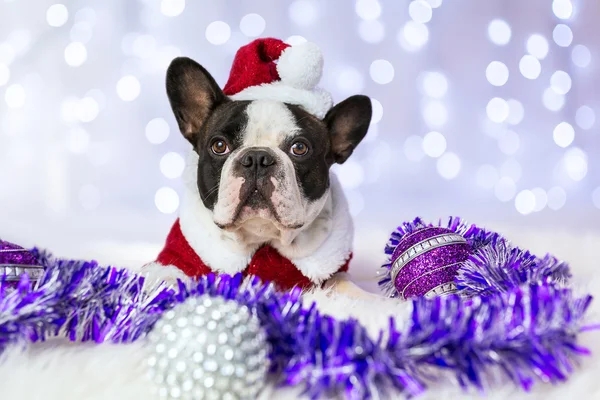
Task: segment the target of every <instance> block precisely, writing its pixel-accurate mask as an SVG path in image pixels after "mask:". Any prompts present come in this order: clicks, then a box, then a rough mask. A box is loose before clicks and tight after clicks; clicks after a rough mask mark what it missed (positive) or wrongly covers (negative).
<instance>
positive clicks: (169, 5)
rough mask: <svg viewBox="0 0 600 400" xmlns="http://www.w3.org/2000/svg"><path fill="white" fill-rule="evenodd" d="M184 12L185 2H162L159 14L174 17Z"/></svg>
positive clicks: (169, 0) (167, 0)
mask: <svg viewBox="0 0 600 400" xmlns="http://www.w3.org/2000/svg"><path fill="white" fill-rule="evenodd" d="M183 10H185V0H162V1H161V2H160V12H161V13H162V14H163V15H165V16H167V17H176V16H178V15H179V14H181V13H182V12H183Z"/></svg>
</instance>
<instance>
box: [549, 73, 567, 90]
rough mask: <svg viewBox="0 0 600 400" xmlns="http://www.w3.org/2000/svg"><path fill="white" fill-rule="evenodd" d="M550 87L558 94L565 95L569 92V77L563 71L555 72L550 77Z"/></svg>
mask: <svg viewBox="0 0 600 400" xmlns="http://www.w3.org/2000/svg"><path fill="white" fill-rule="evenodd" d="M550 87H551V88H552V89H553V90H554V91H555V92H556V93H558V94H567V93H569V90H571V77H570V76H569V74H567V73H566V72H565V71H556V72H555V73H553V74H552V77H550Z"/></svg>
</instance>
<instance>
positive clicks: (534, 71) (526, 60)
mask: <svg viewBox="0 0 600 400" xmlns="http://www.w3.org/2000/svg"><path fill="white" fill-rule="evenodd" d="M519 71H521V74H522V75H523V76H524V77H525V78H527V79H536V78H537V77H538V76H540V73H541V72H542V65H541V64H540V61H539V60H538V59H537V58H535V57H534V56H532V55H529V54H526V55H524V56H523V57H522V58H521V61H519Z"/></svg>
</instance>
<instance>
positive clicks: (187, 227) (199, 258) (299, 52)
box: [144, 39, 353, 289]
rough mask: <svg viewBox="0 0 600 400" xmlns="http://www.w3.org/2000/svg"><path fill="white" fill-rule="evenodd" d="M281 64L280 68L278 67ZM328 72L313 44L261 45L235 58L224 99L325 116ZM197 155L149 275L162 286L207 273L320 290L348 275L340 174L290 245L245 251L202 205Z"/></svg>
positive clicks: (347, 221)
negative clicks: (263, 101)
mask: <svg viewBox="0 0 600 400" xmlns="http://www.w3.org/2000/svg"><path fill="white" fill-rule="evenodd" d="M276 62H277V63H276ZM322 68H323V58H322V56H321V52H320V50H319V48H318V47H317V46H316V45H314V44H312V43H308V42H305V43H301V44H298V45H294V46H290V45H288V44H286V43H284V42H282V41H280V40H277V39H259V40H255V41H253V42H251V43H250V44H248V45H246V46H244V47H242V48H240V49H239V51H238V52H237V54H236V57H235V59H234V62H233V66H232V69H231V74H230V77H229V80H228V82H227V84H226V85H225V88H224V93H225V94H226V95H228V96H229V97H230V98H232V99H234V100H259V99H270V100H277V101H282V102H286V103H291V104H296V105H299V106H301V107H303V108H304V109H305V110H306V111H308V112H310V113H312V114H313V115H315V116H317V117H319V118H322V117H324V116H325V114H326V113H327V111H328V110H329V109H330V108H331V106H332V100H331V96H330V95H329V93H327V92H325V91H323V90H322V89H319V88H317V87H316V85H317V84H318V82H319V80H320V78H321V73H322ZM197 167H198V156H197V155H196V153H192V154H191V155H190V159H189V160H188V163H187V169H186V171H185V173H184V180H185V191H184V194H183V196H182V204H181V209H180V216H179V218H178V219H177V221H176V222H175V224H174V225H173V227H172V228H171V231H170V233H169V235H168V237H167V240H166V244H165V247H164V248H163V250H162V251H161V252H160V254H159V256H158V258H157V261H156V262H155V263H151V264H148V265H147V266H145V268H144V271H145V274H146V275H147V276H151V277H153V278H156V279H160V280H169V279H171V280H172V279H174V278H182V277H184V276H191V277H199V276H202V275H205V274H208V273H210V272H216V273H226V274H235V273H238V272H242V273H243V274H244V275H256V276H258V277H260V278H261V279H262V280H263V281H272V282H274V283H275V284H276V285H277V286H278V287H280V288H282V289H289V288H291V287H294V286H300V287H303V288H306V287H310V286H312V285H318V284H321V283H323V282H324V281H325V280H327V279H328V278H330V277H331V276H332V275H333V274H334V273H336V272H339V271H346V270H347V269H348V263H349V262H350V259H351V257H352V253H351V246H352V240H353V227H352V221H351V218H350V214H349V211H348V205H347V202H346V199H345V197H344V194H343V192H342V189H341V187H340V184H339V182H338V181H337V179H336V177H335V175H333V174H330V178H331V185H330V188H329V190H328V192H327V193H326V195H325V196H327V198H326V199H325V202H324V207H323V211H322V212H321V213H320V214H319V215H318V216H317V218H316V219H315V221H314V222H313V223H312V224H310V225H309V226H308V228H306V229H305V230H303V231H302V232H299V233H297V236H295V240H294V241H293V243H292V242H291V241H289V243H287V244H285V243H281V242H276V243H272V244H270V245H262V246H258V247H256V246H248V245H245V244H244V243H243V241H240V240H239V238H237V237H236V234H235V233H232V232H226V231H223V230H221V229H219V228H218V227H217V226H216V225H215V224H214V222H213V218H212V212H211V211H210V210H208V209H207V208H206V207H205V206H204V204H203V203H202V201H201V199H200V195H199V192H198V188H197V183H196V176H197V174H196V171H197Z"/></svg>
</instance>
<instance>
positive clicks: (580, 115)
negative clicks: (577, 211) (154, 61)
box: [0, 85, 596, 130]
mask: <svg viewBox="0 0 600 400" xmlns="http://www.w3.org/2000/svg"><path fill="white" fill-rule="evenodd" d="M0 86H1V85H0ZM575 122H576V123H577V125H578V126H579V127H580V128H581V129H586V130H587V129H591V128H592V127H593V126H594V123H595V122H596V115H595V113H594V110H592V109H591V107H589V106H581V107H579V108H578V109H577V112H576V113H575Z"/></svg>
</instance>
